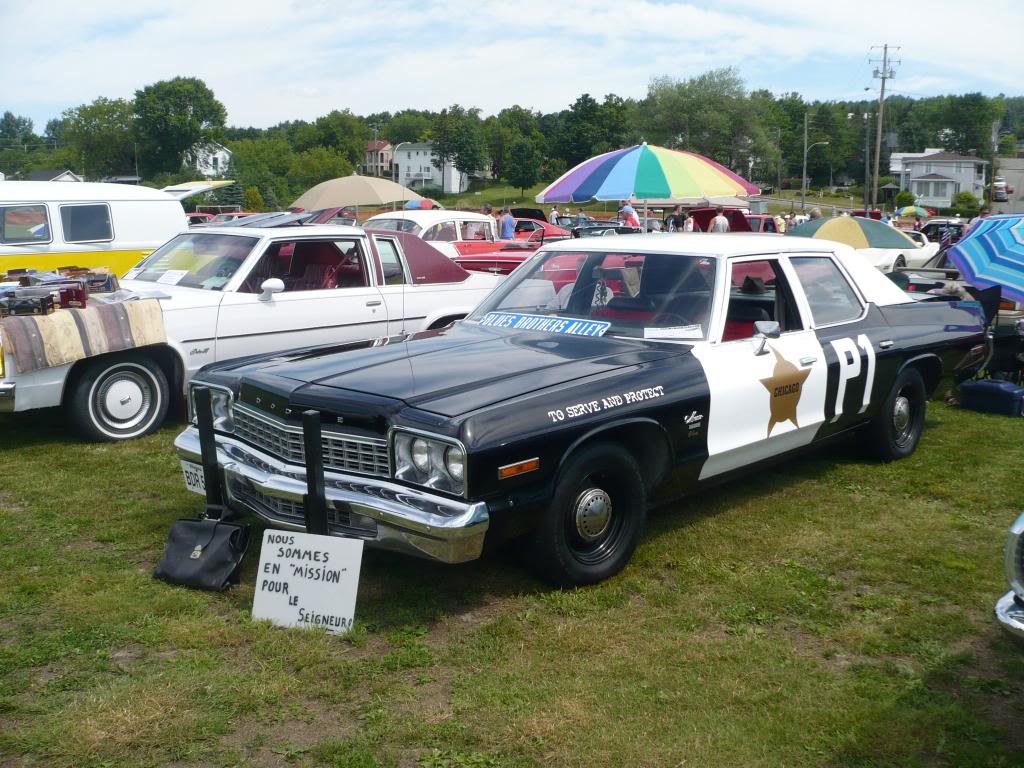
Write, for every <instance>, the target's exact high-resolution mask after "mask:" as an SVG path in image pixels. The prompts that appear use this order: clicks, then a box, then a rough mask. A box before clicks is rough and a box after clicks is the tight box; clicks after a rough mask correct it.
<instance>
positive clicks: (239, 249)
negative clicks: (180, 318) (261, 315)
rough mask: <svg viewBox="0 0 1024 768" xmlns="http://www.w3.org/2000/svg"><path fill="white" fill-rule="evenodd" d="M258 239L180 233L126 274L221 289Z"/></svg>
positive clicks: (148, 279) (150, 279)
mask: <svg viewBox="0 0 1024 768" xmlns="http://www.w3.org/2000/svg"><path fill="white" fill-rule="evenodd" d="M257 242H259V238H257V237H238V236H237V235H215V234H206V233H205V232H204V233H198V232H195V233H189V234H185V235H178V236H177V237H176V238H174V239H173V240H171V241H170V242H168V243H165V244H164V245H162V246H161V247H160V248H158V249H157V250H155V251H153V253H151V254H150V255H149V256H147V257H146V258H145V259H144V260H143V261H142V262H141V263H140V264H139V265H138V266H136V267H135V268H133V269H131V270H129V271H128V273H127V274H126V275H125V278H126V279H129V280H145V281H147V282H150V283H160V284H162V285H182V286H185V287H188V288H204V289H206V290H209V291H219V290H221V289H222V288H223V287H224V286H225V285H226V284H227V282H228V281H229V280H230V279H231V278H232V277H233V276H234V274H235V272H237V271H238V268H239V267H240V266H242V262H244V261H245V259H246V257H247V256H248V255H249V254H250V253H251V252H252V249H253V246H255V245H256V243H257Z"/></svg>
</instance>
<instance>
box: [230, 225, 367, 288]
mask: <svg viewBox="0 0 1024 768" xmlns="http://www.w3.org/2000/svg"><path fill="white" fill-rule="evenodd" d="M271 278H277V279H279V280H281V281H282V282H283V283H284V289H285V291H286V292H295V291H320V290H329V289H332V288H358V287H362V286H367V285H369V284H370V279H369V272H368V270H367V269H366V259H365V258H363V253H362V248H361V247H360V245H359V241H358V240H355V239H341V238H339V239H331V240H289V241H283V242H277V243H271V244H270V246H268V247H267V250H266V252H265V253H264V254H263V256H261V257H260V260H259V262H257V264H256V266H255V267H253V269H252V271H251V272H250V273H249V275H248V277H246V278H245V282H244V283H243V284H242V287H241V288H240V289H239V290H240V292H241V293H260V292H262V290H263V288H262V285H263V283H264V282H265V281H266V280H269V279H271Z"/></svg>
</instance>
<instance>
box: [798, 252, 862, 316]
mask: <svg viewBox="0 0 1024 768" xmlns="http://www.w3.org/2000/svg"><path fill="white" fill-rule="evenodd" d="M790 263H791V264H792V265H793V269H794V270H795V271H796V274H797V278H798V279H799V280H800V285H802V286H803V289H804V294H805V295H806V296H807V303H808V304H810V306H811V317H812V318H813V319H814V324H815V325H817V326H822V325H832V324H833V323H845V322H849V321H851V320H856V319H857V318H858V317H860V315H861V312H863V309H864V308H863V307H862V306H861V303H860V299H858V298H857V294H856V293H854V291H853V288H851V287H850V283H849V282H847V280H846V278H845V277H844V276H843V273H842V272H840V271H839V267H837V266H836V264H835V262H834V261H832V259H830V258H827V257H825V256H800V257H797V258H792V259H790Z"/></svg>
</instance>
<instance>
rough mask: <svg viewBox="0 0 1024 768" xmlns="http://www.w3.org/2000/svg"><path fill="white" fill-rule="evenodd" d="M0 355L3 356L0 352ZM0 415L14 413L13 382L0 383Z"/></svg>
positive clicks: (0, 351)
mask: <svg viewBox="0 0 1024 768" xmlns="http://www.w3.org/2000/svg"><path fill="white" fill-rule="evenodd" d="M0 354H3V351H2V350H0ZM0 413H14V382H13V381H0Z"/></svg>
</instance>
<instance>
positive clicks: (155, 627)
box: [0, 403, 1024, 768]
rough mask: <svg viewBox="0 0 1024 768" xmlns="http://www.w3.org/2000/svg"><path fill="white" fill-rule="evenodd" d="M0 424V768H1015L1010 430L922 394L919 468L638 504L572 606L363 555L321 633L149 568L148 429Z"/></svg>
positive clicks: (435, 568)
mask: <svg viewBox="0 0 1024 768" xmlns="http://www.w3.org/2000/svg"><path fill="white" fill-rule="evenodd" d="M178 428H179V427H174V426H172V427H168V428H166V429H164V430H162V431H161V432H159V433H158V434H156V435H153V436H151V437H149V438H146V439H144V440H140V441H136V442H132V443H128V444H123V445H87V444H82V443H79V442H76V441H74V440H71V439H68V438H67V437H65V436H64V424H63V422H62V420H61V418H60V416H59V415H57V414H52V413H43V414H34V415H20V416H17V417H9V416H8V417H0V574H2V578H0V764H2V765H4V766H17V765H46V766H134V765H174V766H183V767H184V766H271V765H295V766H307V765H308V766H359V767H361V768H362V767H367V766H427V767H429V768H441V767H442V766H448V767H451V766H580V767H581V768H582V767H583V766H740V765H742V766H773V767H774V766H865V767H866V766H901V767H904V766H921V767H922V768H923V767H925V766H928V767H931V766H957V767H963V766H992V767H995V766H1001V767H1005V766H1014V765H1022V764H1024V728H1022V727H1021V723H1022V722H1024V647H1022V645H1020V644H1017V643H1015V642H1013V641H1012V639H1011V638H1009V637H1008V636H1004V634H1003V633H1002V632H1001V631H1000V630H999V628H998V627H997V626H996V625H995V623H994V619H993V617H992V606H993V603H994V601H995V600H996V598H997V597H998V596H1000V595H1001V594H1002V593H1003V592H1004V591H1005V589H1006V585H1005V582H1004V580H1003V576H1002V574H1001V557H1002V544H1003V540H1004V534H1005V531H1006V528H1007V527H1008V525H1009V523H1010V522H1011V521H1012V519H1013V518H1014V516H1015V515H1016V514H1017V512H1018V511H1019V510H1020V509H1021V508H1022V507H1024V483H1022V482H1021V475H1020V468H1021V466H1022V465H1024V439H1022V437H1024V420H1020V419H1017V420H1013V419H1008V418H1000V417H987V416H981V415H978V414H972V413H968V412H963V411H959V410H957V409H954V408H950V407H947V406H944V405H941V404H937V403H933V404H932V405H931V407H930V409H929V419H928V428H927V430H926V432H925V435H924V438H923V441H922V444H921V447H920V449H919V450H918V452H917V454H916V455H915V456H913V457H912V458H910V459H909V460H906V461H902V462H898V463H894V464H889V465H880V464H875V463H870V462H867V461H864V460H862V459H861V458H859V457H858V456H857V454H856V453H855V452H854V450H853V448H852V446H850V445H847V444H845V443H844V444H838V445H836V446H835V447H833V448H829V449H827V450H819V451H816V452H815V453H814V454H813V455H810V456H804V457H796V458H791V459H789V460H787V461H786V462H785V463H784V464H782V465H780V466H778V467H775V468H771V469H764V470H757V471H752V472H751V473H750V476H749V478H748V479H746V480H744V481H743V482H739V483H732V484H730V485H729V486H726V487H722V488H718V489H712V490H709V491H706V492H704V493H702V494H700V495H698V496H695V497H692V498H690V499H688V500H686V501H682V502H679V503H675V504H673V505H671V506H669V507H665V508H662V509H659V510H657V511H655V512H654V513H652V516H651V519H650V523H649V527H648V531H647V533H646V535H645V537H644V539H643V541H642V543H641V545H640V547H639V549H638V550H637V552H636V555H635V556H634V559H633V562H632V564H631V565H630V566H629V567H628V568H627V569H626V570H625V571H624V572H623V573H622V574H621V575H620V576H618V577H617V578H614V579H612V580H610V581H608V582H606V583H604V584H601V585H598V586H596V587H591V588H587V589H581V590H574V591H553V590H551V589H549V588H547V587H545V586H544V585H543V584H540V583H538V582H537V581H535V580H534V579H533V578H532V577H531V576H530V575H529V573H528V572H527V571H526V570H525V568H524V565H523V563H522V562H520V558H519V557H518V556H517V553H516V552H515V550H514V549H511V550H509V551H507V552H505V553H503V554H500V555H498V556H494V557H490V558H488V559H485V560H483V561H480V562H476V563H472V564H468V565H464V566H443V565H435V564H431V563H427V562H423V561H417V560H413V559H409V558H404V557H401V556H397V555H390V554H384V553H379V552H373V551H368V552H367V554H366V557H365V560H364V563H363V571H362V580H361V590H360V594H359V603H358V607H357V629H356V630H354V631H353V633H352V634H351V635H350V636H349V637H347V638H344V639H338V638H332V637H329V636H327V635H324V634H321V633H318V632H314V631H308V632H307V631H287V630H282V629H277V628H274V627H271V626H269V625H266V624H263V623H252V622H251V621H250V620H249V618H248V615H249V610H250V606H251V602H252V597H253V586H252V585H253V579H254V572H255V568H256V562H257V559H258V552H257V551H255V549H254V551H252V552H251V553H250V557H249V559H248V561H247V568H246V575H245V578H244V580H243V586H242V587H241V588H240V589H237V590H235V591H232V592H228V593H224V594H208V593H201V592H193V591H188V590H185V589H181V588H175V587H171V586H168V585H166V584H163V583H159V582H156V581H154V580H153V579H152V578H151V576H150V574H151V572H152V569H153V567H154V565H155V564H156V563H157V561H158V560H159V559H160V557H161V554H162V550H163V545H164V541H165V538H166V534H167V530H168V527H169V526H170V525H171V523H172V522H173V521H174V520H176V519H177V518H181V517H187V516H191V515H194V514H195V513H196V512H197V511H198V510H199V509H200V507H201V500H200V498H199V497H197V496H194V495H192V494H189V493H187V492H186V491H185V490H184V486H183V484H182V480H181V475H180V471H179V468H178V463H177V459H176V457H175V455H174V453H173V450H172V447H171V441H172V439H173V437H174V435H175V433H176V431H177V429H178Z"/></svg>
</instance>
